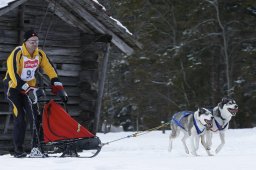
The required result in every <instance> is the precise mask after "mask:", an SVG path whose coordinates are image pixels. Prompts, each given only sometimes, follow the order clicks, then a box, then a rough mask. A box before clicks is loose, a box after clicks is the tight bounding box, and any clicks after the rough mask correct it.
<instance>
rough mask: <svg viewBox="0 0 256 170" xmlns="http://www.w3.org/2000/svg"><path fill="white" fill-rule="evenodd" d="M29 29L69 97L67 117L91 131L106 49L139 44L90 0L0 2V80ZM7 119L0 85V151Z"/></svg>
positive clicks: (129, 49) (7, 135)
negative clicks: (35, 36) (32, 30)
mask: <svg viewBox="0 0 256 170" xmlns="http://www.w3.org/2000/svg"><path fill="white" fill-rule="evenodd" d="M4 3H6V4H4ZM29 29H34V30H35V31H36V32H37V33H38V35H39V39H40V42H39V48H41V49H43V50H44V51H45V52H46V54H47V56H48V57H49V58H50V60H51V61H52V62H53V64H54V66H55V68H56V69H57V72H58V75H59V76H60V80H61V81H62V83H63V84H64V87H65V89H66V91H67V93H68V96H69V101H68V103H67V108H68V113H69V114H70V115H71V116H73V117H75V119H76V120H77V121H79V123H81V124H82V125H84V126H86V127H87V128H89V129H90V130H91V131H93V132H94V133H96V132H97V130H98V129H99V128H98V127H99V119H100V112H101V105H102V98H103V92H104V80H105V76H106V69H107V63H108V56H109V52H110V50H111V49H117V51H119V52H120V54H125V55H131V54H133V53H134V51H135V50H139V49H140V48H142V45H141V44H140V43H139V42H138V41H137V40H136V39H135V37H134V36H133V35H132V34H131V33H130V32H129V31H128V29H127V28H126V27H124V26H123V25H122V24H121V23H120V22H119V21H118V20H116V19H114V18H113V17H111V16H109V15H108V12H107V11H106V9H105V8H104V6H102V5H101V4H99V3H98V2H97V1H95V0H2V1H1V3H0V37H1V38H0V75H1V78H2V79H3V77H4V76H5V72H6V59H7V57H8V56H9V54H10V52H11V51H12V50H13V49H14V48H15V47H16V46H19V45H21V44H22V42H23V35H24V32H25V31H27V30H29ZM39 75H40V76H39V77H38V82H39V83H38V85H39V86H40V87H47V86H48V85H49V81H48V80H47V78H46V77H45V75H44V74H43V73H41V74H39ZM48 95H49V96H50V94H48ZM11 115H12V113H11V110H10V108H9V105H8V103H7V101H6V100H5V97H4V91H3V83H2V81H0V130H1V131H0V150H1V148H2V149H3V148H5V150H7V149H10V148H11V146H10V140H11V129H12V126H11V121H12V119H11ZM28 138H29V137H28Z"/></svg>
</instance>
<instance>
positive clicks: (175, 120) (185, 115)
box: [171, 111, 205, 134]
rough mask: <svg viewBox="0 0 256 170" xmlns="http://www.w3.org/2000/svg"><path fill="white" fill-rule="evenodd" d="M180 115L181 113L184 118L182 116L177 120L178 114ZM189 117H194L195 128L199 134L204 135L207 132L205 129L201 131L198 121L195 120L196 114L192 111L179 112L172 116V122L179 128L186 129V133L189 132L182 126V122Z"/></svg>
mask: <svg viewBox="0 0 256 170" xmlns="http://www.w3.org/2000/svg"><path fill="white" fill-rule="evenodd" d="M179 113H181V114H182V116H181V117H180V118H179V119H176V114H179ZM189 115H193V122H194V126H195V128H196V132H197V134H201V133H203V131H204V130H205V128H204V129H203V130H200V129H199V127H198V126H197V124H196V120H195V117H194V112H192V111H182V112H177V113H175V114H174V115H173V116H172V120H171V121H173V122H174V123H175V124H176V125H177V126H179V127H181V128H182V129H184V130H185V131H187V130H186V129H185V127H183V126H182V124H181V120H182V119H183V118H184V117H187V116H189Z"/></svg>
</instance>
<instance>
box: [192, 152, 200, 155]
mask: <svg viewBox="0 0 256 170" xmlns="http://www.w3.org/2000/svg"><path fill="white" fill-rule="evenodd" d="M191 154H192V155H194V156H199V155H198V154H197V153H196V152H191Z"/></svg>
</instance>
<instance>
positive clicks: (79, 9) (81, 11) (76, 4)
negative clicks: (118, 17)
mask: <svg viewBox="0 0 256 170" xmlns="http://www.w3.org/2000/svg"><path fill="white" fill-rule="evenodd" d="M64 3H66V4H67V5H68V6H69V8H70V9H71V10H72V9H75V10H73V12H75V13H77V14H78V15H79V16H80V17H82V18H83V19H84V20H85V21H86V23H87V24H90V25H91V26H92V27H93V28H95V29H96V30H97V31H98V32H99V33H102V34H109V35H111V36H112V42H113V43H114V44H115V45H116V46H117V47H118V48H119V49H120V50H121V51H123V52H124V53H126V54H127V55H131V54H132V53H133V52H134V50H133V49H132V48H131V47H130V46H129V45H128V44H126V43H125V42H124V41H123V40H122V39H121V38H119V36H117V35H116V34H115V33H114V32H112V31H111V30H109V29H108V28H106V27H105V26H104V25H103V24H102V23H101V22H99V21H98V20H97V18H95V17H94V16H92V15H91V14H90V13H89V12H87V11H86V10H85V8H84V7H83V6H82V1H73V0H63V4H64Z"/></svg>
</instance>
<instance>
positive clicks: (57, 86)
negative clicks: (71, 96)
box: [52, 82, 68, 102]
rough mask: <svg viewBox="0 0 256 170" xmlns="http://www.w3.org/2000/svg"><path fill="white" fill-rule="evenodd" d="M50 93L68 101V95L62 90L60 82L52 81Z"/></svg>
mask: <svg viewBox="0 0 256 170" xmlns="http://www.w3.org/2000/svg"><path fill="white" fill-rule="evenodd" d="M52 93H53V94H55V95H57V96H59V97H60V98H61V100H62V101H63V102H67V101H68V95H67V93H66V91H65V90H64V87H63V85H62V83H61V82H54V83H53V85H52Z"/></svg>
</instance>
